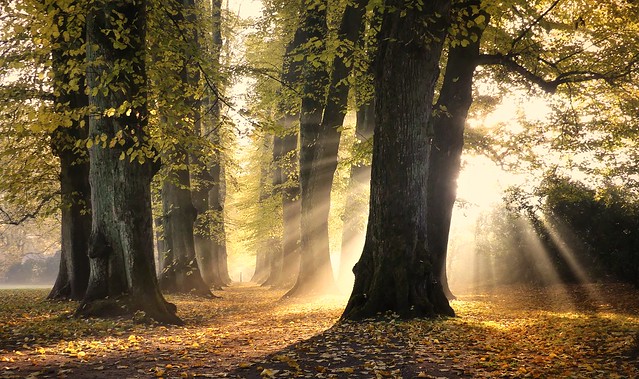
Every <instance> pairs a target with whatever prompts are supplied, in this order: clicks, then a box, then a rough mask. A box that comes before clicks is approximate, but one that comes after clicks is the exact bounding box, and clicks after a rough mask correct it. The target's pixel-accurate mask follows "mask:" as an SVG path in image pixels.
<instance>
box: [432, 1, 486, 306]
mask: <svg viewBox="0 0 639 379" xmlns="http://www.w3.org/2000/svg"><path fill="white" fill-rule="evenodd" d="M458 18H459V23H458V24H457V25H460V26H461V27H462V28H464V30H467V33H466V37H461V40H459V39H456V38H454V37H452V42H451V44H450V47H449V49H448V57H447V63H446V70H445V73H444V80H443V82H442V86H441V88H440V90H439V97H438V99H437V103H436V105H435V110H434V112H433V113H434V114H433V116H432V125H433V132H434V134H433V140H432V147H431V153H430V161H429V175H428V203H429V209H428V244H429V247H430V249H432V252H433V254H434V255H435V256H436V257H438V261H437V262H436V266H435V267H438V269H439V271H440V272H441V274H440V279H439V281H440V282H441V283H442V286H443V288H444V292H445V293H446V296H447V297H448V298H449V299H454V298H455V297H454V296H453V294H452V292H451V291H450V289H449V288H448V278H447V275H446V255H447V249H448V234H449V231H450V222H451V218H452V213H453V207H454V204H455V199H456V192H457V177H458V176H459V171H460V169H461V155H462V148H463V146H464V127H465V125H466V118H467V116H468V110H469V109H470V106H471V104H472V101H473V97H472V93H473V77H474V73H475V68H476V67H477V59H478V57H479V45H480V41H481V37H482V34H483V31H484V29H485V27H486V25H487V23H488V18H487V14H486V12H485V11H483V10H480V8H479V2H478V3H477V4H475V5H474V6H468V7H465V8H462V9H461V10H460V14H459V15H458ZM458 38H460V37H458Z"/></svg>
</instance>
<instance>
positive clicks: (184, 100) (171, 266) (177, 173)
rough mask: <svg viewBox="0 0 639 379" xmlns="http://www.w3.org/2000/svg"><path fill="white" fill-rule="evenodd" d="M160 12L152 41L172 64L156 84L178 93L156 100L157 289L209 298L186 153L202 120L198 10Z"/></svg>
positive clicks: (188, 4)
mask: <svg viewBox="0 0 639 379" xmlns="http://www.w3.org/2000/svg"><path fill="white" fill-rule="evenodd" d="M158 11H160V12H162V11H164V13H163V14H160V15H158V16H159V19H160V20H166V21H168V24H169V26H171V27H169V26H165V27H164V28H161V29H159V30H156V31H155V32H156V33H158V36H156V38H155V39H154V40H155V43H156V45H157V46H156V47H155V52H156V54H155V55H156V59H166V58H167V57H171V59H170V60H169V62H167V63H164V64H162V63H160V62H158V66H159V67H161V68H160V69H158V70H157V71H158V72H157V73H156V76H155V78H154V79H155V80H154V82H155V83H156V85H158V86H160V87H162V86H171V87H173V88H179V89H180V91H175V92H171V93H162V94H160V95H158V96H159V97H160V98H159V99H158V102H160V104H162V106H161V107H160V109H159V113H160V115H161V116H160V128H159V129H160V131H161V133H162V137H163V141H164V143H163V144H162V145H163V151H162V153H161V154H162V162H163V166H164V167H163V174H164V175H163V180H162V192H161V194H162V203H163V216H162V224H163V228H162V230H163V237H164V241H163V244H162V247H163V248H164V251H160V254H161V255H162V259H161V262H162V268H161V274H160V286H161V288H162V289H163V290H165V291H169V292H182V293H191V292H194V293H196V294H199V295H202V296H207V297H212V296H213V295H212V293H211V291H210V290H209V287H208V285H207V284H206V283H205V282H204V280H203V279H202V275H201V273H200V267H199V264H198V260H197V258H196V250H195V238H194V235H195V233H194V222H195V220H196V217H197V209H196V208H195V207H194V205H193V201H192V198H191V176H190V172H191V165H190V163H191V162H190V159H189V158H190V154H189V150H191V149H195V148H196V146H197V142H198V136H197V135H196V130H195V129H197V128H198V126H199V125H197V123H198V122H199V120H200V118H201V117H200V110H199V107H200V103H201V102H200V100H199V99H200V97H201V94H200V93H201V91H199V87H200V86H199V79H200V75H199V70H200V67H198V66H197V65H196V64H194V63H193V62H194V61H195V62H197V61H198V59H200V58H199V56H198V53H197V52H196V50H195V49H194V47H193V46H197V44H198V37H199V34H200V32H199V24H198V19H197V16H196V11H197V10H196V7H195V3H194V2H193V1H190V0H181V1H175V2H169V3H166V4H164V5H163V7H162V9H159V10H158ZM175 36H179V38H176V37H175ZM167 77H168V79H167ZM171 78H176V79H177V80H175V79H171ZM167 81H168V83H167Z"/></svg>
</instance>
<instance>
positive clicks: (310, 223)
mask: <svg viewBox="0 0 639 379" xmlns="http://www.w3.org/2000/svg"><path fill="white" fill-rule="evenodd" d="M365 5H366V1H358V2H355V3H353V4H350V3H349V4H347V6H346V8H345V10H344V14H343V16H342V20H341V24H340V28H339V31H338V37H339V39H340V41H342V42H343V43H344V44H345V46H351V48H350V49H348V50H347V52H346V53H343V52H342V54H336V55H335V58H334V59H333V65H332V68H333V70H332V72H331V78H330V86H329V87H328V88H329V91H328V94H327V97H326V101H325V107H324V111H323V114H322V110H321V105H322V101H321V100H322V98H321V96H322V94H323V92H324V91H323V89H322V87H321V85H322V83H324V82H325V79H324V78H323V77H322V76H325V75H326V73H325V72H322V71H318V72H313V73H311V75H309V76H307V77H306V78H305V80H307V83H306V84H305V85H306V87H307V88H309V91H307V92H305V95H306V96H305V97H304V98H303V99H302V116H301V118H300V130H301V132H302V144H301V161H300V169H301V175H300V177H301V184H302V261H301V265H300V275H299V276H298V279H297V283H296V284H295V286H294V287H293V289H291V291H289V293H288V294H287V295H289V296H292V295H305V294H307V293H321V292H326V291H333V290H334V289H335V281H334V278H333V271H332V270H333V269H332V267H331V259H330V248H329V236H328V215H329V211H330V204H331V188H332V186H333V177H334V175H335V170H336V169H337V153H338V150H339V142H340V137H341V130H340V129H339V127H340V126H342V123H343V122H344V116H345V115H346V110H347V102H348V91H349V88H350V86H349V83H348V76H349V74H350V71H351V67H352V64H351V65H348V64H347V62H348V61H349V60H351V58H352V54H353V49H352V46H353V45H354V44H355V43H356V41H357V37H358V35H359V32H360V25H361V24H362V19H363V17H364V12H365ZM311 12H312V10H311ZM316 12H317V11H316ZM318 13H319V12H318ZM316 17H317V18H314V17H307V19H306V27H307V28H308V30H307V33H308V35H309V37H310V38H320V39H321V38H325V33H326V31H325V30H324V29H323V28H324V27H325V24H326V20H325V18H326V16H325V15H323V16H316ZM320 25H321V26H320ZM310 85H316V86H317V87H315V88H310ZM318 117H321V123H319V125H318V124H317V123H318V121H319V120H318Z"/></svg>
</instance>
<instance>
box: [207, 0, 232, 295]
mask: <svg viewBox="0 0 639 379" xmlns="http://www.w3.org/2000/svg"><path fill="white" fill-rule="evenodd" d="M210 5H211V10H210V12H211V20H212V25H211V36H212V38H211V43H210V52H211V53H210V55H211V58H212V60H213V65H214V67H215V68H216V71H219V66H220V59H221V58H220V57H221V51H222V0H213V1H211V4H210ZM207 92H208V96H207V101H206V105H207V109H206V112H207V115H208V122H207V123H206V125H207V127H206V128H203V129H202V132H203V133H204V134H203V135H202V134H201V136H208V140H209V143H210V144H211V145H212V146H213V148H214V152H215V154H213V156H212V157H211V158H210V159H209V160H208V162H207V167H206V168H207V171H208V176H207V178H206V181H204V183H208V184H207V185H205V187H206V189H207V190H208V203H207V204H206V206H207V207H208V208H207V213H205V214H207V215H208V217H206V218H205V219H204V220H202V224H203V225H202V229H203V230H205V234H204V236H203V237H204V238H205V239H206V242H205V245H204V246H206V248H207V249H208V253H207V252H206V250H204V249H202V257H205V256H209V257H210V259H209V261H210V262H209V264H207V265H206V266H205V269H204V271H205V274H204V275H205V277H208V278H210V280H211V282H210V283H221V284H222V285H229V284H231V277H230V276H229V271H228V259H227V258H228V257H227V251H226V227H225V222H224V202H225V200H224V198H225V190H226V181H225V175H224V160H223V159H222V158H223V150H222V134H221V131H222V122H221V117H220V112H221V108H220V106H221V103H220V99H219V96H220V89H219V88H217V87H216V88H208V91H207ZM203 214H204V213H203Z"/></svg>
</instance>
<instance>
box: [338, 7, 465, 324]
mask: <svg viewBox="0 0 639 379" xmlns="http://www.w3.org/2000/svg"><path fill="white" fill-rule="evenodd" d="M406 5H407V4H405V3H404V1H401V0H388V1H385V2H384V5H383V9H384V10H385V11H384V13H383V16H382V17H383V19H382V25H381V30H380V33H379V39H378V43H379V51H378V53H377V58H376V62H375V94H376V107H375V108H376V109H375V121H376V124H375V138H374V142H373V161H372V170H371V196H370V214H369V219H368V227H367V233H366V240H365V244H364V250H363V253H362V256H361V258H360V260H359V261H358V262H357V264H356V265H355V268H354V273H355V284H354V286H353V292H352V294H351V297H350V299H349V301H348V304H347V306H346V309H345V310H344V313H343V316H342V317H343V318H346V319H361V318H366V317H375V316H376V315H378V314H379V313H384V312H395V313H397V314H399V315H401V316H402V317H432V316H435V315H454V311H453V309H452V308H451V307H450V304H449V303H448V300H447V299H446V296H445V294H444V291H443V288H442V286H441V283H440V282H439V274H438V272H437V268H436V267H435V265H436V264H437V262H438V261H437V257H435V256H434V255H433V252H432V251H430V250H429V248H428V237H427V220H426V215H427V213H428V196H427V179H428V163H429V158H430V144H429V142H430V141H429V140H430V138H431V136H430V132H429V130H428V129H429V128H428V125H429V123H430V116H431V111H432V104H433V98H434V91H435V83H436V82H437V78H438V76H439V61H440V57H441V52H442V48H443V41H444V38H445V35H446V30H447V27H448V24H449V17H448V15H449V12H450V5H451V2H450V0H434V1H431V2H428V3H425V4H424V5H423V6H422V7H420V8H417V7H414V8H410V9H408V10H406V12H399V11H398V9H404V8H405V7H406Z"/></svg>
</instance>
